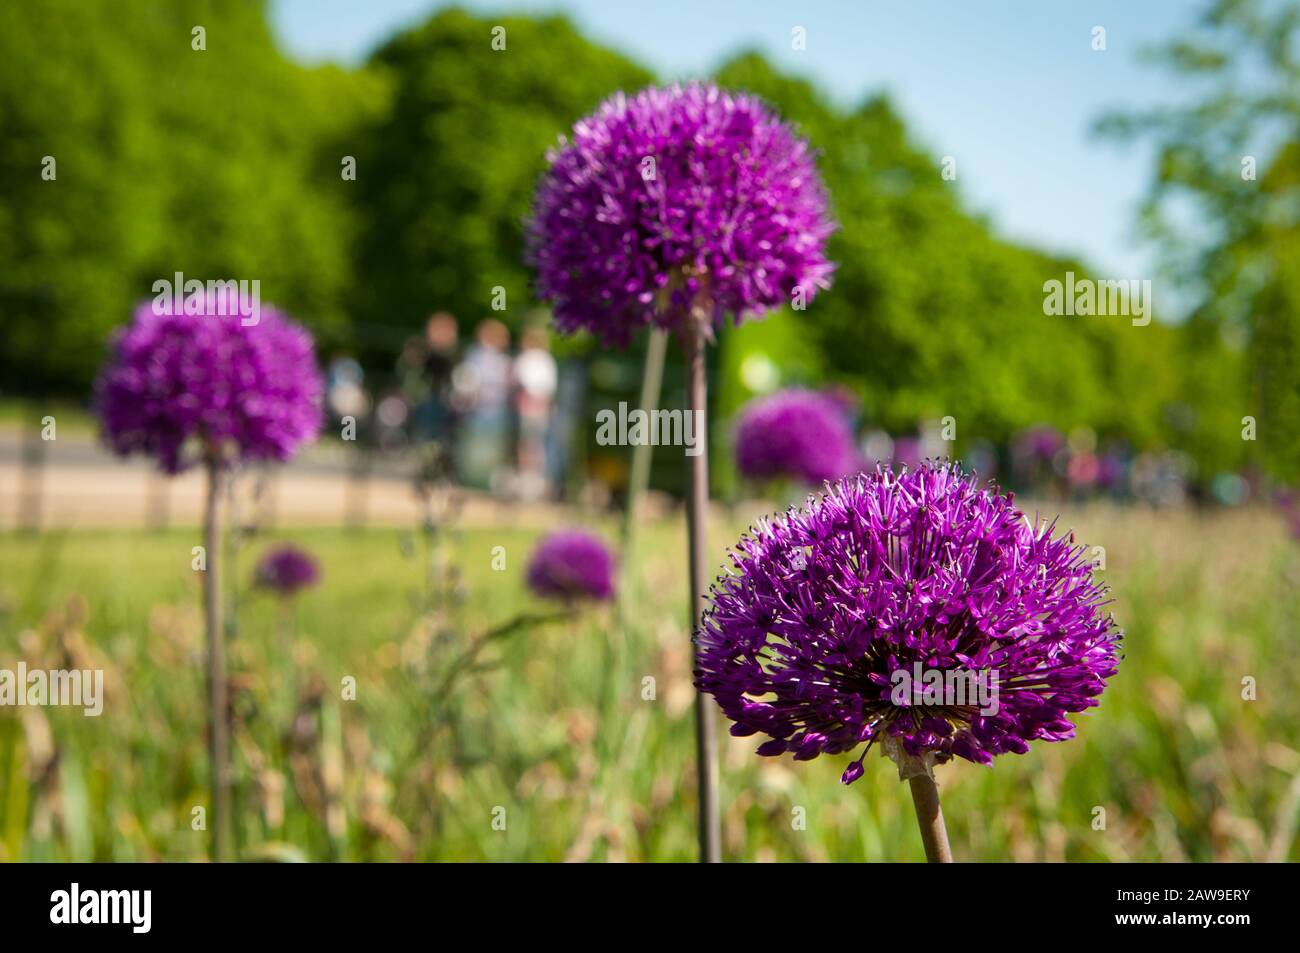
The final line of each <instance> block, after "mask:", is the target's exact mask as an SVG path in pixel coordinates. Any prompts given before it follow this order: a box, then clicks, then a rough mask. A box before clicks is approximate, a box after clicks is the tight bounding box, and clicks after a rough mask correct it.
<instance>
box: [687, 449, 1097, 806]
mask: <svg viewBox="0 0 1300 953" xmlns="http://www.w3.org/2000/svg"><path fill="white" fill-rule="evenodd" d="M1054 528H1055V524H1054V523H1053V524H1051V525H1048V524H1043V525H1041V526H1039V527H1037V528H1035V527H1031V525H1030V523H1029V521H1028V520H1027V518H1026V517H1025V515H1024V514H1023V513H1021V512H1020V511H1019V510H1017V509H1016V508H1015V507H1014V506H1013V505H1012V499H1011V497H1010V495H1008V496H1002V495H999V494H998V493H997V492H996V491H994V490H991V489H984V490H981V489H979V488H978V487H977V485H976V483H975V480H974V479H973V478H972V477H971V476H969V475H968V474H966V473H965V472H964V471H963V470H962V469H961V468H960V467H959V466H957V465H953V464H946V463H945V464H932V463H927V464H925V465H923V466H922V467H920V468H918V469H916V470H909V471H907V472H906V473H903V474H895V473H893V472H892V471H891V470H889V469H884V470H881V469H877V470H876V472H875V473H874V474H872V475H869V476H868V475H862V476H858V477H853V478H850V479H847V480H843V481H841V482H840V483H838V484H836V485H835V486H833V487H832V488H831V489H830V490H829V492H827V493H826V494H825V495H823V496H821V497H819V498H818V499H816V500H814V501H812V502H810V504H809V505H808V506H807V507H806V508H805V509H803V510H793V509H792V510H791V511H789V512H788V513H787V514H786V515H785V516H783V517H776V518H773V519H772V520H770V521H769V520H764V521H762V522H761V523H759V525H758V526H757V528H755V529H754V530H753V531H752V532H751V533H750V534H748V535H746V536H745V537H743V538H742V539H741V541H740V543H739V545H738V546H737V547H736V549H735V550H733V552H732V562H733V563H734V569H733V570H732V571H731V572H730V573H729V574H728V575H726V576H724V577H722V578H721V579H720V580H719V581H718V583H717V584H716V585H715V586H714V588H713V591H712V596H711V599H712V604H711V606H710V608H709V610H708V611H707V612H706V613H705V615H704V618H703V619H702V621H701V625H700V628H699V629H698V630H697V632H696V641H697V644H698V646H699V657H698V661H697V666H696V672H695V677H696V685H697V686H698V688H699V689H700V690H701V691H703V692H707V693H709V694H711V695H713V696H714V697H715V698H716V699H717V701H718V704H719V705H720V706H721V707H722V710H723V711H724V712H725V713H726V715H727V716H728V717H729V718H731V720H732V721H733V722H735V724H734V725H733V726H732V729H731V733H732V734H733V735H738V736H746V735H753V734H757V733H762V734H765V735H767V736H768V738H769V739H770V740H768V741H766V742H764V743H763V744H762V745H760V746H759V748H758V753H759V754H761V755H778V754H781V753H784V752H792V753H793V754H794V757H795V758H796V760H807V759H811V758H814V757H816V756H817V755H819V754H823V753H824V754H840V753H844V752H848V751H852V750H854V749H855V748H856V747H857V746H859V745H861V744H864V743H865V744H866V749H864V750H863V752H862V755H861V756H859V758H858V759H857V760H855V761H854V763H853V764H852V765H850V767H849V769H848V770H847V771H845V772H844V776H843V778H842V780H843V781H844V782H845V783H846V784H847V783H850V782H852V781H854V780H856V779H857V778H858V777H859V776H861V773H862V771H861V761H862V757H863V756H865V755H866V753H867V751H868V750H870V747H871V744H872V743H874V742H876V741H882V742H884V744H885V750H886V751H887V752H890V751H891V750H894V751H896V750H897V749H898V748H901V749H902V751H903V752H905V753H906V754H908V755H911V756H914V757H922V758H929V759H930V760H932V761H933V762H935V763H941V762H943V761H947V760H949V759H951V757H952V756H953V755H957V756H960V757H963V758H966V759H968V760H970V761H974V762H977V763H980V764H991V763H992V761H993V756H994V755H997V754H1002V753H1005V752H1008V751H1011V752H1016V753H1020V754H1023V753H1024V752H1026V751H1028V749H1029V744H1028V743H1029V742H1030V741H1033V740H1037V739H1041V740H1044V741H1061V740H1064V739H1066V738H1070V737H1072V736H1073V735H1074V726H1073V725H1072V724H1071V723H1070V722H1069V721H1068V720H1067V719H1066V717H1065V716H1066V714H1067V713H1069V712H1080V711H1083V710H1084V709H1086V708H1090V707H1092V706H1094V705H1096V704H1097V696H1098V695H1100V694H1101V692H1102V690H1103V688H1105V685H1106V680H1107V679H1109V678H1110V677H1111V676H1113V675H1114V674H1115V672H1116V670H1117V667H1118V664H1119V654H1118V653H1119V648H1120V639H1121V638H1122V633H1121V632H1120V631H1119V630H1118V629H1117V628H1116V627H1115V624H1114V620H1113V619H1112V618H1111V617H1110V616H1109V614H1107V613H1105V612H1104V611H1103V606H1104V605H1105V601H1106V599H1105V596H1106V590H1105V589H1104V588H1103V587H1101V586H1099V585H1098V584H1097V583H1096V582H1095V581H1094V580H1093V576H1092V566H1091V564H1090V563H1088V562H1086V561H1085V557H1084V553H1085V549H1084V547H1082V546H1075V545H1074V543H1073V535H1071V536H1070V537H1063V538H1058V539H1053V537H1052V533H1053V530H1054ZM917 664H919V665H920V666H922V667H923V669H925V670H926V671H927V672H929V671H936V672H945V673H954V674H956V673H958V672H968V673H986V674H985V676H984V677H985V678H986V679H987V682H988V683H991V682H992V676H991V673H992V672H997V683H996V689H997V691H996V696H995V698H996V702H997V705H996V708H997V710H996V712H995V713H994V712H989V711H987V710H986V711H985V713H981V706H977V705H969V704H966V705H957V704H947V703H941V704H933V703H930V702H926V701H920V702H918V701H917V700H916V698H915V696H908V697H907V698H906V700H905V701H904V703H902V704H896V696H895V695H894V686H895V679H896V677H897V676H896V673H899V672H908V673H911V672H913V671H914V665H917ZM948 700H949V699H946V698H945V699H943V700H942V701H943V702H947V701H948Z"/></svg>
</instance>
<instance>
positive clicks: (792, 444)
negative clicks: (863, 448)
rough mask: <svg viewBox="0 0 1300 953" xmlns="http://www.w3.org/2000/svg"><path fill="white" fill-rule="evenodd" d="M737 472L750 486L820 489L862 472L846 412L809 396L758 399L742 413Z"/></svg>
mask: <svg viewBox="0 0 1300 953" xmlns="http://www.w3.org/2000/svg"><path fill="white" fill-rule="evenodd" d="M736 467H737V469H738V470H740V472H741V474H742V475H743V476H745V477H747V478H749V479H751V480H771V479H776V478H779V477H793V478H795V479H798V480H802V481H804V482H805V483H811V484H820V483H823V482H824V481H826V480H835V479H838V478H839V477H842V476H845V475H846V474H848V473H851V472H853V471H854V470H857V469H860V467H859V459H858V452H857V447H856V446H855V445H854V443H853V431H852V429H851V428H850V426H849V421H848V418H847V417H846V415H845V412H844V407H843V405H842V404H840V403H838V402H837V401H836V400H834V399H833V398H831V397H828V396H826V395H824V394H819V393H816V392H815V391H809V390H797V389H796V390H784V391H778V392H777V393H775V394H771V395H769V396H767V397H758V398H755V399H754V400H752V401H750V402H749V403H748V404H746V405H745V406H744V407H743V408H742V409H741V411H740V420H739V422H738V423H737V424H736Z"/></svg>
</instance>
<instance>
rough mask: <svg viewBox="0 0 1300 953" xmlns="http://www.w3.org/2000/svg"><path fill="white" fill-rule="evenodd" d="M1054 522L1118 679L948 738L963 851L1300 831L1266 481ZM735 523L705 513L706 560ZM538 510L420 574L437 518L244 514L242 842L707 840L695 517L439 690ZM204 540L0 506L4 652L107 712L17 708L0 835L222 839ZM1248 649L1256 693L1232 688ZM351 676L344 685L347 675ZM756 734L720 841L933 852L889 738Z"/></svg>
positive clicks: (577, 856)
mask: <svg viewBox="0 0 1300 953" xmlns="http://www.w3.org/2000/svg"><path fill="white" fill-rule="evenodd" d="M756 515H757V514H756ZM1062 522H1063V525H1064V524H1066V523H1072V524H1073V525H1074V527H1075V528H1076V530H1077V531H1078V533H1079V536H1080V538H1081V539H1083V540H1086V541H1088V542H1089V543H1090V544H1098V545H1102V546H1104V547H1105V549H1106V569H1105V570H1104V572H1103V577H1104V578H1105V580H1106V581H1107V582H1108V583H1109V584H1110V585H1111V587H1112V589H1113V595H1114V598H1115V604H1114V607H1113V608H1114V611H1115V613H1116V615H1117V617H1118V618H1119V620H1120V623H1121V624H1122V625H1123V627H1124V628H1125V630H1126V642H1125V654H1126V659H1125V661H1124V663H1123V664H1122V665H1121V668H1120V674H1119V676H1118V677H1117V678H1116V679H1115V680H1114V681H1113V683H1112V685H1111V687H1110V688H1108V689H1107V691H1106V693H1105V695H1104V696H1103V697H1102V703H1101V706H1100V707H1099V708H1098V709H1094V710H1093V711H1092V712H1090V713H1088V714H1085V715H1082V716H1079V717H1078V718H1077V719H1076V720H1077V722H1078V724H1079V726H1080V730H1079V737H1078V738H1077V739H1076V740H1074V741H1071V742H1066V743H1063V744H1057V745H1051V744H1042V743H1040V744H1036V745H1034V746H1033V749H1032V750H1031V752H1030V753H1029V754H1027V755H1024V756H1020V757H1017V756H1014V755H1007V756H1004V757H1002V758H999V759H998V761H997V764H996V767H994V768H993V769H991V770H990V769H986V768H979V767H976V766H974V765H969V764H966V763H964V762H963V763H958V764H953V765H948V766H945V767H943V768H941V769H940V773H939V779H940V788H941V791H942V795H943V799H944V808H945V813H946V815H947V819H948V829H949V833H950V836H951V839H952V844H953V850H954V853H955V854H956V856H957V857H958V859H969V860H993V861H1013V860H1014V861H1027V860H1049V861H1055V860H1072V861H1128V860H1195V861H1213V860H1266V859H1272V860H1284V859H1291V860H1294V859H1296V855H1297V838H1296V820H1297V812H1298V810H1300V693H1297V691H1296V686H1297V684H1300V638H1297V635H1298V633H1297V622H1296V620H1297V618H1300V613H1298V612H1297V610H1298V609H1300V595H1298V592H1300V546H1297V545H1296V544H1295V543H1294V542H1292V541H1290V540H1288V539H1287V538H1285V536H1284V534H1283V532H1282V529H1281V527H1280V526H1279V525H1278V524H1277V522H1276V521H1275V520H1274V518H1273V517H1272V516H1270V515H1269V514H1267V513H1265V512H1237V513H1211V514H1197V513H1194V512H1191V511H1166V512H1150V511H1146V510H1140V509H1119V508H1114V507H1107V506H1088V507H1083V508H1079V509H1077V510H1076V511H1074V512H1071V513H1069V514H1068V518H1067V519H1063V521H1062ZM605 528H606V530H607V531H608V535H609V537H610V538H611V539H612V538H614V531H613V530H614V527H613V525H612V524H611V525H609V526H607V527H605ZM740 528H742V527H741V526H740V525H737V526H731V527H724V526H722V525H720V524H719V525H715V526H714V528H713V530H712V539H711V541H712V543H713V546H714V549H715V550H716V553H717V561H718V563H719V565H721V563H722V557H723V548H724V544H726V543H728V542H730V541H731V540H733V539H734V538H735V536H737V535H738V531H739V529H740ZM286 538H287V539H293V540H294V541H295V542H297V543H299V544H301V545H304V546H306V547H308V548H309V549H311V550H312V551H313V552H314V553H316V554H317V555H318V557H319V558H320V559H321V561H322V565H323V569H324V580H323V583H322V585H321V586H320V587H318V588H316V589H314V590H311V591H309V592H307V593H306V594H305V595H303V596H302V597H301V598H300V599H299V600H298V601H297V603H296V604H294V605H293V606H289V607H286V606H283V605H280V604H277V603H276V601H275V600H274V599H272V598H271V597H269V596H266V595H263V594H260V593H257V592H253V591H250V590H249V589H248V582H249V579H250V576H251V569H252V564H253V561H254V560H255V558H256V557H257V555H259V554H260V552H261V550H262V548H263V547H265V546H266V545H268V544H269V543H270V541H271V540H272V539H286ZM533 538H534V534H533V533H531V532H527V531H523V530H518V529H474V530H467V531H464V532H462V533H458V534H456V535H455V536H453V537H448V539H447V540H446V541H445V544H446V547H447V549H448V550H449V554H450V556H451V557H452V564H453V565H454V566H455V567H456V569H457V570H458V571H459V573H460V574H461V575H460V578H458V579H457V578H451V579H448V578H447V577H446V575H445V574H444V573H443V572H442V571H441V570H440V569H439V567H438V565H437V564H436V563H435V564H434V565H433V579H434V581H435V582H436V583H438V584H436V585H432V586H430V585H429V579H430V563H429V561H428V559H427V558H426V557H427V553H426V550H425V546H424V539H423V537H422V536H421V534H419V533H415V534H412V533H402V532H397V531H392V530H379V529H373V530H369V531H365V532H360V533H345V532H341V531H334V530H303V531H292V532H290V531H284V532H277V533H273V534H270V535H269V536H263V537H255V538H253V539H251V540H249V541H248V542H246V543H245V544H244V545H242V546H241V548H240V553H239V566H238V571H237V575H236V577H235V578H236V581H238V582H239V584H240V587H241V589H240V591H238V592H237V593H236V598H237V602H238V630H237V631H236V632H235V633H234V634H233V636H232V638H233V643H232V651H231V672H232V679H233V680H234V686H235V691H234V702H233V705H234V710H235V717H236V724H237V728H236V734H235V739H236V741H235V745H234V760H235V764H236V767H237V777H238V781H237V788H236V807H237V840H238V843H239V846H240V853H241V856H243V857H245V858H249V859H268V860H293V859H314V860H325V859H340V860H399V859H409V860H565V859H572V860H634V861H640V860H690V859H692V858H693V857H694V852H695V841H694V833H693V827H692V826H693V823H694V817H695V811H694V791H693V784H694V781H693V777H694V775H693V771H692V766H691V760H690V759H691V753H692V750H693V745H692V741H691V731H692V725H691V713H690V701H691V691H692V689H691V687H690V671H689V668H690V662H689V650H688V646H687V643H686V637H685V632H684V624H683V620H684V618H685V614H686V593H685V587H684V585H683V583H684V576H685V574H684V573H683V572H682V571H681V570H682V565H683V561H684V559H685V540H684V539H683V538H682V534H681V531H680V527H679V523H678V521H677V520H672V521H668V522H665V523H663V524H656V525H654V526H651V527H648V528H647V531H646V533H645V535H644V536H643V537H642V541H641V543H640V544H639V547H638V548H639V552H640V553H641V564H640V565H639V566H637V567H636V569H635V572H632V573H629V574H628V576H629V578H630V579H631V580H632V583H631V584H632V585H633V586H634V591H633V593H632V597H633V598H632V600H631V602H632V608H631V609H630V610H628V611H626V612H625V613H624V617H625V619H626V621H625V622H623V623H620V622H619V621H618V618H617V616H616V613H615V610H614V609H612V608H609V607H605V608H597V609H593V610H588V611H586V612H584V613H582V614H581V615H580V616H578V617H577V619H576V620H572V621H562V622H550V623H546V624H541V625H538V626H535V627H533V628H530V629H528V630H527V631H521V632H518V633H516V634H514V635H511V636H509V637H506V638H504V639H502V640H499V641H497V642H494V643H493V644H492V645H490V646H489V647H488V648H487V649H486V650H485V651H484V652H483V653H482V655H481V656H480V657H479V659H478V662H479V665H478V667H476V668H474V669H473V670H471V672H470V673H469V674H468V675H466V676H465V677H463V678H461V679H459V680H458V682H457V684H456V686H455V689H454V691H453V692H452V693H451V694H450V695H449V696H443V697H438V696H437V695H436V693H435V692H434V686H436V685H437V684H438V683H439V681H440V679H441V677H442V674H443V673H444V672H445V671H446V667H447V666H448V665H450V664H451V663H452V661H453V660H454V659H455V658H456V657H457V656H458V655H459V654H460V653H461V652H462V651H463V650H464V648H465V647H466V646H467V645H468V644H469V642H470V640H471V639H472V638H473V637H474V636H475V635H476V634H479V633H481V632H483V631H485V630H487V629H489V628H490V627H492V626H494V625H497V624H500V623H502V622H504V621H505V620H507V619H509V618H511V617H512V616H514V615H515V614H517V613H519V612H522V611H534V610H537V609H539V608H541V607H540V606H538V605H537V604H536V603H535V602H534V601H533V600H532V598H531V597H530V596H529V595H528V594H527V593H526V592H525V590H524V588H523V585H522V577H523V570H524V565H525V562H526V559H527V555H528V552H529V549H530V547H531V544H532V541H533ZM197 542H198V539H197V534H195V533H192V532H187V531H172V532H167V533H158V534H149V533H144V532H85V533H63V534H60V533H51V534H47V535H45V536H41V537H20V536H14V535H7V536H0V667H12V666H13V665H14V664H15V663H16V661H17V659H18V658H23V659H25V660H26V661H27V663H28V665H29V666H37V665H43V666H45V667H66V666H68V665H76V666H79V667H98V668H103V669H104V670H105V671H106V682H107V693H108V701H107V704H106V708H105V711H104V714H103V715H102V716H101V717H99V718H87V717H84V716H83V715H82V714H81V712H80V710H76V709H58V708H41V709H36V708H26V709H14V708H8V709H0V859H5V860H200V859H203V858H204V857H205V855H206V850H207V844H206V835H205V834H204V833H202V832H196V831H194V830H192V829H191V817H192V815H191V811H192V809H193V807H195V806H196V805H201V804H203V803H204V798H205V797H206V794H205V791H206V779H205V776H204V774H205V771H206V760H205V755H204V734H203V732H204V712H203V686H202V675H201V669H200V665H199V659H200V655H201V652H202V644H203V643H202V632H201V618H200V615H199V609H198V606H199V584H200V580H199V579H198V577H197V574H196V573H194V572H193V571H192V570H191V569H190V560H191V553H190V547H191V546H193V545H196V544H197ZM496 546H503V547H505V552H506V560H507V562H506V569H505V570H504V571H500V572H498V571H494V570H493V568H492V562H493V547H496ZM444 582H446V583H447V584H446V585H442V583H444ZM1246 676H1250V677H1253V678H1254V679H1255V681H1256V684H1257V698H1256V700H1254V701H1247V700H1243V698H1242V679H1243V677H1246ZM347 677H351V678H354V679H355V680H356V699H355V700H345V699H344V698H343V697H342V688H343V680H344V679H345V678H347ZM754 746H755V741H754V739H731V738H728V739H726V741H725V742H724V746H723V763H722V802H723V808H724V819H723V832H724V850H725V854H726V857H727V858H728V859H736V860H739V859H746V860H917V861H919V860H922V859H923V855H922V850H921V843H920V839H919V836H918V835H917V832H916V830H915V820H914V818H913V817H912V816H911V814H910V811H911V808H910V804H909V801H908V796H907V792H906V790H905V788H904V787H903V786H902V785H900V783H899V782H898V780H897V774H896V772H895V771H894V769H893V766H892V764H890V763H889V762H887V761H884V760H882V759H877V758H875V757H874V756H873V757H872V758H871V759H869V761H868V764H867V767H868V771H867V774H866V777H864V778H863V779H862V780H861V781H859V782H858V783H856V784H854V785H853V786H852V787H850V788H845V787H842V786H841V785H840V784H839V783H838V777H839V774H840V771H841V770H842V769H843V767H844V765H843V764H842V763H841V761H842V760H843V759H829V758H824V757H823V758H820V759H817V760H816V761H813V762H809V763H800V764H796V763H794V762H792V761H789V760H786V759H782V760H770V759H764V760H760V759H758V758H756V757H755V756H754V755H753V754H752V750H753V748H754ZM1098 809H1103V810H1104V821H1105V825H1104V829H1097V828H1098V826H1099V821H1100V814H1099V813H1098ZM503 821H504V823H502V822H503ZM494 822H495V823H494ZM502 827H504V829H500V828H502Z"/></svg>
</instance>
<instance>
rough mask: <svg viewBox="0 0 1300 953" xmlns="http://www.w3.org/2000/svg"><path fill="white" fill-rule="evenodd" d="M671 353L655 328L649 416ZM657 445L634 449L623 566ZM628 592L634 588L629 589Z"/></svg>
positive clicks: (647, 390) (645, 383) (644, 392)
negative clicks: (668, 355)
mask: <svg viewBox="0 0 1300 953" xmlns="http://www.w3.org/2000/svg"><path fill="white" fill-rule="evenodd" d="M667 350H668V332H667V331H664V330H663V329H662V328H651V329H650V338H649V340H648V341H647V342H646V352H645V370H644V372H643V373H642V375H641V403H640V404H639V405H638V406H639V407H640V409H641V410H643V411H645V412H646V413H647V414H648V413H650V412H651V411H652V409H653V408H654V406H655V404H657V403H659V392H660V389H661V388H662V385H663V378H664V353H665V352H666V351H667ZM653 454H654V445H653V444H652V443H651V442H650V441H649V440H645V441H642V442H640V443H638V444H637V445H636V446H635V447H633V448H632V471H631V473H630V474H629V475H628V481H627V509H626V510H625V511H624V514H623V563H624V565H625V566H627V567H630V566H631V564H632V558H631V557H632V546H633V544H634V543H635V541H636V526H637V503H638V501H639V500H640V499H641V495H642V494H643V493H645V489H646V486H647V485H648V484H649V482H650V462H651V458H652V456H653ZM624 588H625V589H629V588H630V587H627V586H625V587H624Z"/></svg>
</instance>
